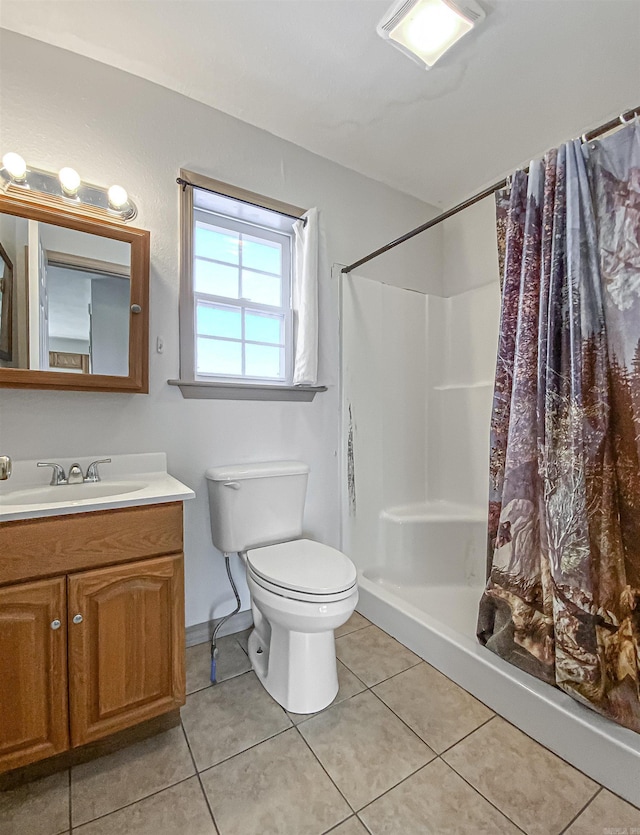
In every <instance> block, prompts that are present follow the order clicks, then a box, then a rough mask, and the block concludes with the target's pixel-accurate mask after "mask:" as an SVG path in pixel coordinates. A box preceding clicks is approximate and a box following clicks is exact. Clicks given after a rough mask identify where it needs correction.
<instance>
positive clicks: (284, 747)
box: [202, 728, 351, 835]
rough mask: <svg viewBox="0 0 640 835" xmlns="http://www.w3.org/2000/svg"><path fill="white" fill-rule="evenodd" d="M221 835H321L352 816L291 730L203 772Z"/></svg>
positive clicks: (303, 744)
mask: <svg viewBox="0 0 640 835" xmlns="http://www.w3.org/2000/svg"><path fill="white" fill-rule="evenodd" d="M202 782H203V785H204V789H205V791H206V793H207V796H208V798H209V803H210V804H211V811H212V812H213V816H214V818H215V820H216V825H217V827H218V830H219V832H220V835H322V833H323V832H325V831H326V830H327V829H329V828H330V827H332V826H334V825H335V824H336V823H339V822H340V821H341V820H344V819H345V818H346V817H347V816H348V815H350V814H351V809H350V808H349V806H348V805H347V804H346V803H345V801H344V798H343V797H342V796H341V795H340V792H339V791H338V790H337V789H336V787H335V786H334V785H333V783H332V782H331V780H330V779H329V778H328V777H327V775H326V774H325V772H324V770H323V768H322V766H321V765H320V764H319V763H318V761H317V760H316V758H315V757H314V756H313V754H312V753H311V751H310V750H309V748H308V747H307V745H305V743H304V741H303V740H302V739H301V738H300V735H299V734H298V732H297V731H296V730H295V729H294V728H292V729H291V730H289V731H285V732H284V733H283V734H280V735H279V736H276V737H274V738H273V739H268V740H267V741H266V742H262V743H260V745H256V747H255V748H251V749H250V750H249V751H245V752H244V753H242V754H238V756H237V757H232V758H231V759H230V760H227V761H226V762H223V763H221V764H220V765H217V766H215V767H214V768H211V769H209V770H208V771H205V772H204V773H203V774H202Z"/></svg>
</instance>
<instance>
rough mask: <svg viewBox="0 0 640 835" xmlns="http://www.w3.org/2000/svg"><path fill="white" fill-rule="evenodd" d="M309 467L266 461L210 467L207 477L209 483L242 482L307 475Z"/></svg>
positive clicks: (297, 462)
mask: <svg viewBox="0 0 640 835" xmlns="http://www.w3.org/2000/svg"><path fill="white" fill-rule="evenodd" d="M308 472H309V465H308V464H305V463H304V462H303V461H264V462H261V463H257V464H255V463H253V464H226V465H224V466H222V467H210V468H209V469H208V470H207V471H206V472H205V476H206V478H208V479H209V481H242V480H243V479H247V478H269V477H272V476H280V475H305V474H307V473H308Z"/></svg>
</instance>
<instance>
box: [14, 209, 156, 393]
mask: <svg viewBox="0 0 640 835" xmlns="http://www.w3.org/2000/svg"><path fill="white" fill-rule="evenodd" d="M0 255H1V256H2V258H1V260H0V263H1V264H2V275H1V276H0V305H1V307H0V326H1V327H0V386H9V387H20V388H57V389H59V388H69V389H90V390H98V391H136V392H146V391H147V390H148V384H147V376H148V371H147V365H148V311H147V306H148V273H149V233H148V232H146V231H144V230H140V229H132V228H130V227H127V226H123V225H122V224H119V223H115V222H111V221H110V220H102V219H101V218H97V217H94V216H92V215H89V214H80V212H79V211H75V210H72V209H66V208H64V207H60V208H58V207H57V206H49V205H44V204H39V203H36V202H35V201H34V202H31V200H29V201H27V200H25V199H18V198H13V197H7V196H0Z"/></svg>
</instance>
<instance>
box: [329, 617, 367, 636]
mask: <svg viewBox="0 0 640 835" xmlns="http://www.w3.org/2000/svg"><path fill="white" fill-rule="evenodd" d="M365 626H371V621H370V620H367V619H366V618H365V617H363V616H362V615H361V614H360V612H354V613H353V614H352V615H351V617H350V618H349V620H348V621H347V622H346V623H343V624H342V626H339V627H338V628H337V629H336V631H335V636H336V638H339V637H340V636H341V635H348V634H349V632H355V631H356V630H358V629H363V628H364V627H365Z"/></svg>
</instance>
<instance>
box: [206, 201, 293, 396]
mask: <svg viewBox="0 0 640 835" xmlns="http://www.w3.org/2000/svg"><path fill="white" fill-rule="evenodd" d="M193 224H194V226H193V297H194V343H195V344H194V349H195V376H196V378H198V379H211V380H225V381H232V382H233V381H237V382H243V381H244V382H248V381H266V382H270V383H274V384H288V383H290V382H291V377H292V321H291V320H292V313H291V247H292V236H291V234H287V233H286V232H282V231H275V230H273V229H266V228H264V227H262V226H258V225H255V224H251V223H247V222H244V221H242V220H239V219H237V218H230V217H224V216H222V215H219V214H217V213H215V212H210V211H207V210H204V209H199V208H196V209H194V216H193Z"/></svg>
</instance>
